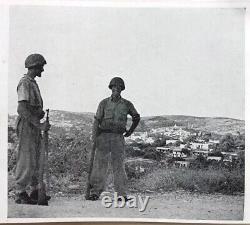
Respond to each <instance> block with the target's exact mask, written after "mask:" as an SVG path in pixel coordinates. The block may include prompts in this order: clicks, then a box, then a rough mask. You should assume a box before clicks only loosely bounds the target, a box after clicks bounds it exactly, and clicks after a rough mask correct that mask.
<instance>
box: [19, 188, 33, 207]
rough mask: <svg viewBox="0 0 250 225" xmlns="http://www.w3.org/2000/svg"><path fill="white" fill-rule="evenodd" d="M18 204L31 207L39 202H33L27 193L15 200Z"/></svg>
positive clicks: (22, 193)
mask: <svg viewBox="0 0 250 225" xmlns="http://www.w3.org/2000/svg"><path fill="white" fill-rule="evenodd" d="M15 203H17V204H29V205H36V204H37V201H36V200H33V199H31V198H30V197H29V195H28V194H27V192H26V191H24V192H21V193H18V194H17V199H16V200H15Z"/></svg>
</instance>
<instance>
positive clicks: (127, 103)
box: [122, 98, 133, 106]
mask: <svg viewBox="0 0 250 225" xmlns="http://www.w3.org/2000/svg"><path fill="white" fill-rule="evenodd" d="M122 101H123V102H124V103H125V104H126V105H128V106H130V105H133V103H132V102H131V101H129V100H127V99H125V98H122Z"/></svg>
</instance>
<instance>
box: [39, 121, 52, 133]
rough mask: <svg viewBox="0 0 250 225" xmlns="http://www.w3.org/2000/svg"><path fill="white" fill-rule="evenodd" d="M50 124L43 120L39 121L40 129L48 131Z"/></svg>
mask: <svg viewBox="0 0 250 225" xmlns="http://www.w3.org/2000/svg"><path fill="white" fill-rule="evenodd" d="M50 127H51V125H50V123H49V122H48V121H45V122H44V123H40V129H41V130H42V131H48V130H49V129H50Z"/></svg>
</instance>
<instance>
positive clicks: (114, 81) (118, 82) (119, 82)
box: [109, 77, 125, 91]
mask: <svg viewBox="0 0 250 225" xmlns="http://www.w3.org/2000/svg"><path fill="white" fill-rule="evenodd" d="M113 85H118V86H120V87H121V89H122V91H123V90H125V84H124V81H123V79H122V78H120V77H114V78H112V79H111V81H110V83H109V89H112V86H113Z"/></svg>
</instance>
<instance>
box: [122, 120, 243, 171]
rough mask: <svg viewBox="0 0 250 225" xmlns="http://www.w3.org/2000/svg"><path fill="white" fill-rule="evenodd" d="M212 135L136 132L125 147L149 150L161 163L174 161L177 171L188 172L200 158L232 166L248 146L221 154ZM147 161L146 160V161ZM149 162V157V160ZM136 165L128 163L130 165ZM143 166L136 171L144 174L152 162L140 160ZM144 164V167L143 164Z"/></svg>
mask: <svg viewBox="0 0 250 225" xmlns="http://www.w3.org/2000/svg"><path fill="white" fill-rule="evenodd" d="M212 136H213V135H211V134H210V133H206V132H201V131H194V130H192V131H191V130H188V129H186V128H185V127H182V126H177V125H174V126H171V127H161V128H155V129H151V130H150V131H147V132H134V133H133V134H132V135H131V136H130V137H129V138H126V144H127V145H128V146H132V148H133V150H134V151H136V152H138V155H140V154H139V152H145V150H147V149H148V148H149V146H150V149H151V151H153V152H155V153H156V154H160V155H161V162H166V163H167V162H169V161H171V162H172V164H173V165H174V166H175V167H183V168H188V167H189V166H190V163H191V162H193V161H194V160H195V159H197V158H198V157H202V158H203V160H205V161H206V162H218V163H223V164H224V165H229V166H230V165H231V164H232V163H233V162H234V161H235V160H237V159H238V158H239V155H240V154H242V153H244V148H245V146H238V147H236V148H235V149H232V148H231V149H230V151H227V150H226V151H222V150H221V149H220V150H218V146H219V144H220V139H219V138H218V139H215V138H213V137H212ZM144 158H145V157H144ZM149 158H150V157H149ZM131 161H135V160H132V159H128V162H131ZM138 161H141V162H142V163H141V164H140V165H139V166H138V165H137V166H136V168H135V169H136V170H139V171H140V172H143V171H144V170H145V169H144V166H143V164H145V163H147V162H148V163H150V162H151V163H152V160H151V161H150V160H148V159H144V160H143V159H140V157H139V158H138ZM143 161H144V162H145V163H143Z"/></svg>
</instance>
